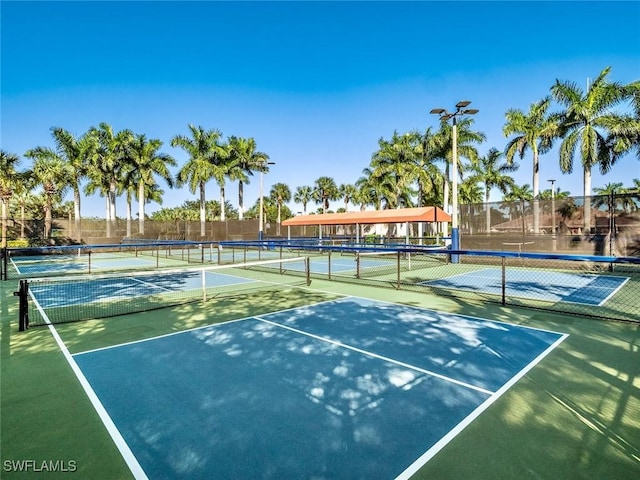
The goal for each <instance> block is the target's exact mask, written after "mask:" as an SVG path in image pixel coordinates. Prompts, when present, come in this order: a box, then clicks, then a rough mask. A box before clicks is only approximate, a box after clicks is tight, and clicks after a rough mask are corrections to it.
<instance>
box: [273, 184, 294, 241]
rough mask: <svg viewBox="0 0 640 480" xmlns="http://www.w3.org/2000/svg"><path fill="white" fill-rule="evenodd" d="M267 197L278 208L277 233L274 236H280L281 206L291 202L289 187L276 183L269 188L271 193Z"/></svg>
mask: <svg viewBox="0 0 640 480" xmlns="http://www.w3.org/2000/svg"><path fill="white" fill-rule="evenodd" d="M269 197H270V198H271V200H273V202H274V203H275V204H276V205H277V207H278V218H277V223H276V225H277V227H276V228H277V231H276V235H280V223H281V217H280V213H281V209H282V204H283V203H285V202H288V201H290V200H291V190H289V186H288V185H286V184H284V183H276V184H275V185H273V186H272V187H271V192H270V193H269Z"/></svg>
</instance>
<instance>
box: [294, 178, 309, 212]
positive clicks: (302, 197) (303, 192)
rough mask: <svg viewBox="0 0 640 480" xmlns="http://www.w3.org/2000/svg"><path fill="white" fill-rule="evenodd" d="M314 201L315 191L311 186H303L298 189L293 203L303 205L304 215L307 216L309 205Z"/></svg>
mask: <svg viewBox="0 0 640 480" xmlns="http://www.w3.org/2000/svg"><path fill="white" fill-rule="evenodd" d="M311 200H313V189H312V188H311V187H309V186H306V185H303V186H301V187H297V188H296V191H295V193H294V194H293V201H294V202H296V203H301V204H302V213H304V214H305V215H306V214H307V204H308V203H309V202H310V201H311Z"/></svg>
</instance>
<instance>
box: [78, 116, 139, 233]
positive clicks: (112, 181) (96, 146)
mask: <svg viewBox="0 0 640 480" xmlns="http://www.w3.org/2000/svg"><path fill="white" fill-rule="evenodd" d="M87 135H88V141H90V142H92V143H93V145H92V147H91V148H92V155H91V161H90V167H89V169H88V173H87V177H88V179H89V181H88V182H87V184H86V185H85V189H84V190H85V193H86V194H87V195H92V194H93V193H95V192H96V191H98V192H99V193H100V196H104V197H105V199H106V214H105V218H106V223H107V232H106V235H107V238H109V237H111V225H112V223H113V222H115V219H116V193H117V190H118V185H120V184H121V183H122V172H123V166H124V165H125V164H126V161H125V159H126V156H127V151H126V150H127V147H128V145H129V143H130V141H131V138H132V137H133V133H132V132H131V131H130V130H126V129H125V130H121V131H120V132H117V133H115V132H114V131H113V128H112V127H111V125H109V124H107V123H104V122H102V123H100V124H99V126H98V128H95V127H91V128H90V129H89V132H88V134H87Z"/></svg>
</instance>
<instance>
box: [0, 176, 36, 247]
mask: <svg viewBox="0 0 640 480" xmlns="http://www.w3.org/2000/svg"><path fill="white" fill-rule="evenodd" d="M2 171H4V169H3V170H2ZM19 175H20V177H19V179H18V181H17V182H16V183H15V186H14V189H13V195H12V196H11V200H12V201H13V203H14V206H15V207H17V208H18V209H19V210H20V238H25V225H26V211H27V208H29V207H32V206H33V204H34V199H35V197H34V195H33V193H32V191H33V188H34V186H35V182H34V178H33V175H32V172H31V171H30V170H27V171H26V172H21V173H20V174H19Z"/></svg>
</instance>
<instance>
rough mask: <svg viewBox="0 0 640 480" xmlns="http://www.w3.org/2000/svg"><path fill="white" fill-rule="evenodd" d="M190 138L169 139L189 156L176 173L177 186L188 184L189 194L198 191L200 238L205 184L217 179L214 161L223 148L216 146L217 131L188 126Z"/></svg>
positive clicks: (180, 136) (217, 171) (218, 132)
mask: <svg viewBox="0 0 640 480" xmlns="http://www.w3.org/2000/svg"><path fill="white" fill-rule="evenodd" d="M189 130H190V132H191V138H189V137H186V136H184V135H176V136H175V137H173V138H172V139H171V146H172V147H180V148H182V149H183V150H184V151H186V152H187V154H188V155H189V160H188V161H187V163H186V164H185V165H184V166H183V167H182V168H181V169H180V171H179V172H178V178H177V182H176V183H177V186H178V187H181V186H182V185H184V184H187V183H188V184H189V190H190V191H191V193H195V192H196V189H198V190H199V191H200V236H202V237H204V235H205V221H206V211H205V184H206V183H207V182H208V181H209V180H211V179H212V178H217V175H218V173H219V168H218V167H217V165H216V164H215V161H216V159H217V158H218V157H219V156H220V155H221V154H222V150H223V147H221V146H220V145H219V144H218V141H219V139H220V136H221V133H220V131H219V130H216V129H211V130H205V129H204V128H203V127H196V126H194V125H191V124H190V125H189Z"/></svg>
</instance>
